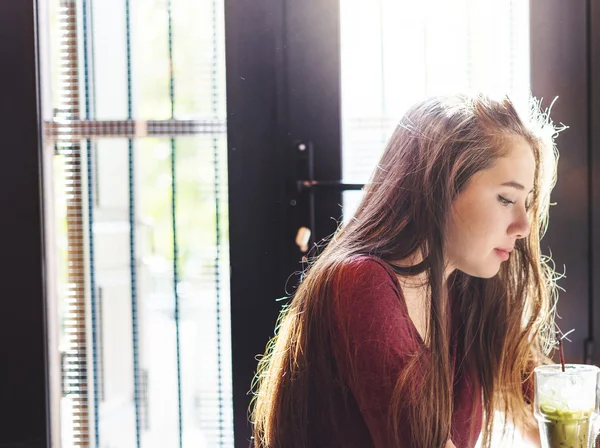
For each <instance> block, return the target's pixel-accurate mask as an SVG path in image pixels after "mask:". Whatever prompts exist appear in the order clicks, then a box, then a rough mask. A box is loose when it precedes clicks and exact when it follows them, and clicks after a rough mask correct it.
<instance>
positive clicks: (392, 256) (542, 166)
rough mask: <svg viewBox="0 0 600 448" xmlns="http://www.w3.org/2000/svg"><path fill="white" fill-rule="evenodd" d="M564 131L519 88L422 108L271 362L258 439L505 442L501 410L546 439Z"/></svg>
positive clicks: (283, 324)
mask: <svg viewBox="0 0 600 448" xmlns="http://www.w3.org/2000/svg"><path fill="white" fill-rule="evenodd" d="M555 134H556V132H555V128H554V127H553V125H552V123H551V121H550V120H549V118H548V116H547V114H546V113H544V112H542V111H540V109H539V104H538V103H536V102H535V101H534V100H531V101H530V103H529V105H528V107H527V108H526V110H525V113H518V112H517V107H516V106H515V104H514V103H513V102H512V101H511V100H510V99H509V98H502V99H499V100H494V99H492V98H489V97H486V96H483V95H475V96H468V95H457V96H447V97H435V98H430V99H427V100H426V101H423V102H421V103H419V104H416V105H415V106H413V107H412V108H411V109H410V110H409V111H408V112H407V113H406V115H405V116H404V117H403V118H402V119H401V121H400V123H399V125H398V127H397V129H396V130H395V132H394V134H393V135H392V137H391V139H390V141H389V143H388V145H387V147H386V149H385V151H384V154H383V156H382V158H381V160H380V162H379V163H378V165H377V167H376V169H375V171H374V173H373V175H372V177H371V181H370V182H369V184H368V185H367V186H366V187H365V192H364V197H363V199H362V202H361V203H360V205H359V207H358V209H357V211H356V213H355V214H354V216H353V217H352V218H351V219H350V220H349V221H348V223H347V224H346V225H345V226H343V227H341V228H340V230H339V231H338V232H337V233H336V234H335V235H334V236H333V237H332V239H331V240H330V242H329V243H328V245H327V247H326V249H325V250H324V251H323V253H322V254H320V255H319V256H318V257H317V258H316V259H315V260H313V261H312V263H311V266H310V267H309V269H308V270H307V272H306V273H305V277H304V278H303V281H302V282H301V284H300V286H299V287H298V289H297V290H296V292H295V294H294V297H293V299H292V300H291V302H290V303H289V305H288V306H287V307H286V309H285V310H284V311H283V312H282V315H281V317H280V321H279V323H278V331H277V336H276V337H275V338H274V339H273V340H272V341H271V342H270V343H269V346H268V347H267V353H266V355H265V357H264V358H263V359H262V360H261V361H260V363H259V367H258V374H257V377H256V382H255V384H254V386H255V394H256V396H255V399H254V401H253V409H252V417H251V418H252V422H253V425H254V430H253V432H254V444H255V446H256V447H261V448H291V447H319V448H321V447H323V448H325V447H361V448H367V447H376V448H382V447H407V448H412V447H417V448H431V447H454V446H455V447H457V448H463V447H473V446H474V445H475V443H476V441H477V439H478V437H479V435H480V434H481V436H482V439H481V441H482V445H483V446H489V444H490V436H491V431H492V426H493V420H494V414H495V413H496V412H501V413H502V414H504V415H505V416H506V417H507V418H508V419H509V421H512V422H514V424H515V425H516V426H517V428H521V430H522V431H524V432H526V433H529V434H533V439H535V434H536V431H537V427H536V422H535V420H534V418H533V416H532V411H531V401H532V395H531V392H532V387H531V386H532V384H531V382H532V380H531V373H532V370H533V367H535V366H536V365H538V364H540V363H543V362H546V361H547V359H548V358H546V356H545V355H546V354H548V351H549V350H550V348H551V347H552V341H553V338H552V336H553V334H552V333H553V328H554V325H553V297H554V294H553V292H554V284H553V278H554V275H553V271H552V269H551V268H550V267H549V266H548V265H547V264H546V263H545V260H544V258H543V257H542V255H541V252H540V237H541V235H542V233H543V232H544V230H545V226H546V223H547V216H548V207H549V197H550V190H551V188H552V187H553V185H554V182H555V173H556V171H555V169H556V156H555V147H554V137H555ZM537 443H538V444H539V437H538V440H537Z"/></svg>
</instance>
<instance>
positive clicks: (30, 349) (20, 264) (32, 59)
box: [0, 0, 49, 448]
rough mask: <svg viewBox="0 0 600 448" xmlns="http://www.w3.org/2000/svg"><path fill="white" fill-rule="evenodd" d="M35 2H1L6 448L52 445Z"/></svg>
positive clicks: (2, 418) (1, 394)
mask: <svg viewBox="0 0 600 448" xmlns="http://www.w3.org/2000/svg"><path fill="white" fill-rule="evenodd" d="M35 8H36V2H35V1H27V0H24V1H18V2H0V54H1V55H2V70H0V89H1V90H2V95H0V97H1V98H2V100H1V101H0V130H1V133H2V163H0V191H1V192H2V194H0V210H2V218H1V219H0V236H1V238H2V244H1V248H2V253H1V257H0V278H1V280H0V298H1V300H2V312H1V313H0V360H2V367H1V368H0V446H7V447H8V446H10V447H23V448H25V447H31V448H41V447H44V446H47V445H48V443H49V437H48V430H49V422H48V419H49V415H48V411H47V409H48V406H47V400H48V393H47V390H48V389H47V374H46V371H47V368H46V366H47V364H46V359H45V356H46V355H45V349H46V330H45V315H44V312H45V302H44V279H43V267H44V254H43V251H42V241H43V239H42V208H41V199H40V196H41V195H40V192H41V189H40V185H41V178H40V172H41V163H40V160H41V157H40V122H39V119H40V118H39V114H38V98H39V97H38V81H37V76H36V73H37V71H36V58H37V55H36V28H35V13H34V12H35Z"/></svg>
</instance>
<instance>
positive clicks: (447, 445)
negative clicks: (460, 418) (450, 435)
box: [446, 440, 456, 448]
mask: <svg viewBox="0 0 600 448" xmlns="http://www.w3.org/2000/svg"><path fill="white" fill-rule="evenodd" d="M446 448H456V445H454V444H453V443H452V440H448V443H446Z"/></svg>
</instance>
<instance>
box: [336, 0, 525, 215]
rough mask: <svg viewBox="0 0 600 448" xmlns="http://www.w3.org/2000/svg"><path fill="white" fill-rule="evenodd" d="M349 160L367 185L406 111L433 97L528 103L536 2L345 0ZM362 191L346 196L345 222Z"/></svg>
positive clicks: (347, 165) (348, 175)
mask: <svg viewBox="0 0 600 448" xmlns="http://www.w3.org/2000/svg"><path fill="white" fill-rule="evenodd" d="M340 6H341V12H340V14H341V22H340V24H341V61H342V72H341V73H342V78H341V79H342V161H343V178H344V180H345V181H346V182H350V183H362V182H367V181H368V178H369V176H370V174H371V172H372V170H373V169H374V168H375V164H376V163H377V160H378V158H379V156H380V155H381V153H382V151H383V148H384V146H385V143H386V142H387V139H388V138H389V137H390V135H391V133H392V131H393V130H394V128H395V125H396V123H397V122H398V121H399V119H400V118H401V116H402V114H403V113H404V111H406V109H407V108H408V107H409V106H411V105H412V104H413V103H414V102H416V101H418V100H420V99H422V98H424V97H426V96H430V95H438V94H450V93H457V92H462V91H476V90H481V91H485V92H489V93H490V94H492V95H497V94H503V93H507V94H510V95H513V96H514V97H515V98H516V99H517V100H519V99H523V98H526V96H527V94H528V93H529V90H530V80H529V3H528V2H526V1H525V2H522V1H516V0H491V1H485V2H482V1H479V0H452V1H443V0H423V1H418V2H417V1H413V0H376V1H373V2H352V1H346V0H341V3H340ZM360 195H361V194H360V192H347V193H344V217H345V218H346V219H347V218H349V217H350V216H351V215H352V212H353V211H354V210H355V207H356V206H357V205H358V201H359V200H360Z"/></svg>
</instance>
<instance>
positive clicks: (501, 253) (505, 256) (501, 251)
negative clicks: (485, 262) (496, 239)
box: [494, 249, 510, 261]
mask: <svg viewBox="0 0 600 448" xmlns="http://www.w3.org/2000/svg"><path fill="white" fill-rule="evenodd" d="M494 250H495V251H496V255H498V256H499V257H500V259H501V260H502V261H506V260H508V258H509V257H510V251H508V250H506V249H494Z"/></svg>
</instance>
